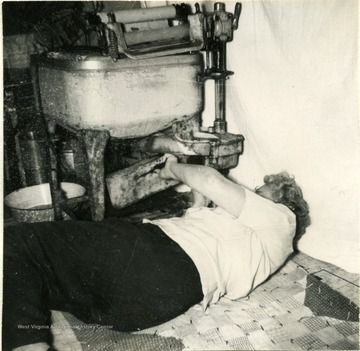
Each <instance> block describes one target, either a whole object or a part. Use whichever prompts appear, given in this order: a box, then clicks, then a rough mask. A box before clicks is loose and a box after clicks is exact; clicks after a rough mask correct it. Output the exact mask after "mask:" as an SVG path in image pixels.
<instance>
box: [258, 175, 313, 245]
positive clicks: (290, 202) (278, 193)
mask: <svg viewBox="0 0 360 351" xmlns="http://www.w3.org/2000/svg"><path fill="white" fill-rule="evenodd" d="M264 183H265V184H266V185H267V186H269V187H270V188H271V193H272V199H273V201H274V202H276V203H281V204H283V205H285V206H287V207H288V208H289V209H290V210H291V211H293V212H294V214H295V216H296V233H295V240H296V241H298V240H299V239H300V238H301V236H302V235H303V234H304V233H305V229H306V227H307V226H309V225H310V223H311V221H310V216H309V206H308V204H307V202H306V201H305V200H304V198H303V194H302V191H301V189H300V187H299V186H298V185H297V184H296V182H295V180H294V177H292V176H290V175H289V174H288V173H287V172H281V173H278V174H272V175H267V176H265V177H264Z"/></svg>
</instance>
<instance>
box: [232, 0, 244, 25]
mask: <svg viewBox="0 0 360 351" xmlns="http://www.w3.org/2000/svg"><path fill="white" fill-rule="evenodd" d="M241 9H242V5H241V2H237V3H236V5H235V11H234V19H233V23H232V27H233V29H238V26H239V19H240V15H241Z"/></svg>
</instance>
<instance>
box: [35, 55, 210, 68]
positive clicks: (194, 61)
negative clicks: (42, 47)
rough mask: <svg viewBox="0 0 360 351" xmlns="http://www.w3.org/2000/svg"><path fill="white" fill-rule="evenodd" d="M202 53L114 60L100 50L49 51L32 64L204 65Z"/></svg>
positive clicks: (132, 66)
mask: <svg viewBox="0 0 360 351" xmlns="http://www.w3.org/2000/svg"><path fill="white" fill-rule="evenodd" d="M202 63H203V58H202V55H201V53H199V52H194V53H185V54H178V55H170V56H161V57H154V58H147V59H136V60H134V59H130V58H121V59H118V60H117V61H113V60H112V59H111V57H108V56H103V55H101V54H100V53H98V52H85V53H84V52H82V51H78V52H49V53H47V54H46V55H39V56H34V57H32V64H33V65H34V64H35V65H37V66H40V67H51V68H57V69H62V70H103V69H107V70H119V69H134V68H140V67H149V66H152V67H153V66H169V65H176V66H179V65H202Z"/></svg>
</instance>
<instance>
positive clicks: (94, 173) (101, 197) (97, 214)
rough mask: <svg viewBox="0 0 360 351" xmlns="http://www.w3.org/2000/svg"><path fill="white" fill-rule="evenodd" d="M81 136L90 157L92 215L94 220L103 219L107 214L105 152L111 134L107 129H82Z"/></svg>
mask: <svg viewBox="0 0 360 351" xmlns="http://www.w3.org/2000/svg"><path fill="white" fill-rule="evenodd" d="M81 138H82V141H83V143H84V146H85V150H86V155H87V159H88V169H89V179H90V189H89V190H90V201H91V202H90V206H91V217H92V220H93V221H101V220H102V219H104V216H105V172H104V153H105V147H106V144H107V141H108V139H109V138H110V134H109V132H107V131H97V130H82V131H81Z"/></svg>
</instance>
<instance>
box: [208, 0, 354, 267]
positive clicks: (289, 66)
mask: <svg viewBox="0 0 360 351" xmlns="http://www.w3.org/2000/svg"><path fill="white" fill-rule="evenodd" d="M202 4H203V5H204V6H205V7H206V8H207V9H208V10H210V11H212V10H213V4H214V2H203V3H202ZM225 4H226V10H227V11H229V12H233V11H234V7H235V2H229V1H226V2H225ZM242 5H243V7H242V14H241V18H240V23H239V28H238V30H237V31H236V32H235V35H234V41H233V42H232V43H229V44H228V51H227V52H228V69H229V70H232V71H234V72H235V74H234V76H232V77H231V78H230V80H229V81H228V84H227V121H228V131H229V132H233V133H241V134H243V135H244V137H245V152H244V155H243V156H242V157H241V158H240V163H239V165H238V167H237V168H236V169H234V170H232V171H231V176H232V177H233V178H234V179H235V180H237V181H240V182H242V183H244V184H245V185H246V186H248V187H250V188H254V187H255V186H256V185H259V184H261V183H262V179H263V176H264V175H265V174H271V173H277V172H280V171H283V170H287V171H288V172H289V173H290V174H293V175H294V176H295V179H296V180H297V182H298V183H299V185H300V186H301V187H302V189H303V192H304V197H305V198H306V199H307V201H308V203H309V205H310V210H311V218H312V225H311V226H310V227H309V228H308V230H307V232H306V234H305V235H304V236H303V238H302V239H301V241H300V245H299V248H300V250H301V251H303V252H305V253H307V254H309V255H310V256H313V257H315V258H317V259H320V260H324V261H327V262H331V263H333V264H336V265H338V266H340V267H342V268H344V269H346V270H348V271H350V272H359V259H358V258H359V189H360V184H359V182H360V172H359V168H360V167H359V104H358V97H359V95H358V93H359V90H358V85H359V76H358V19H359V18H358V17H359V16H358V15H359V1H358V0H283V1H281V0H262V1H258V0H254V1H251V0H247V1H242ZM207 88H209V89H207V93H206V94H207V95H206V110H205V113H204V120H205V122H208V123H209V124H212V121H213V118H214V114H213V111H214V109H213V92H212V91H211V90H212V89H211V88H212V87H211V85H209V84H207Z"/></svg>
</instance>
